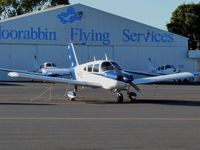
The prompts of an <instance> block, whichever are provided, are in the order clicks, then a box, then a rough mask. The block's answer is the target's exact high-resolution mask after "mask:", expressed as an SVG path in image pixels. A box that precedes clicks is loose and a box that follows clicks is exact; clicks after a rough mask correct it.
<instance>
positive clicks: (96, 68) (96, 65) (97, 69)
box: [93, 64, 99, 72]
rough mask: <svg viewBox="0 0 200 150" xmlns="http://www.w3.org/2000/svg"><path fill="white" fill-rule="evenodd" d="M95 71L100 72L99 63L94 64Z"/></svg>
mask: <svg viewBox="0 0 200 150" xmlns="http://www.w3.org/2000/svg"><path fill="white" fill-rule="evenodd" d="M93 72H99V64H94V66H93Z"/></svg>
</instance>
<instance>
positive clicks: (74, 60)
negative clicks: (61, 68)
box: [67, 43, 79, 67]
mask: <svg viewBox="0 0 200 150" xmlns="http://www.w3.org/2000/svg"><path fill="white" fill-rule="evenodd" d="M67 50H68V52H69V56H68V57H69V61H70V66H71V67H75V66H78V65H79V63H78V60H77V57H76V53H75V50H74V46H73V43H69V44H68V46H67Z"/></svg>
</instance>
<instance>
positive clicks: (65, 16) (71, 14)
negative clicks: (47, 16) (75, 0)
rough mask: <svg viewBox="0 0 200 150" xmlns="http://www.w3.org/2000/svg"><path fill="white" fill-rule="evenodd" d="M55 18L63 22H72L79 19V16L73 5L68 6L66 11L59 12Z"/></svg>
mask: <svg viewBox="0 0 200 150" xmlns="http://www.w3.org/2000/svg"><path fill="white" fill-rule="evenodd" d="M57 18H58V19H60V22H62V23H63V24H67V23H74V22H75V21H76V20H81V17H80V16H79V15H78V13H77V12H76V10H75V9H74V8H73V7H69V8H68V9H67V11H65V12H62V13H60V14H59V15H58V16H57Z"/></svg>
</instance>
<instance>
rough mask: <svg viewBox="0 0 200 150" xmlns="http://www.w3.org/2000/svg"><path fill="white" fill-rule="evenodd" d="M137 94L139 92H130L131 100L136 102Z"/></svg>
mask: <svg viewBox="0 0 200 150" xmlns="http://www.w3.org/2000/svg"><path fill="white" fill-rule="evenodd" d="M136 96H137V94H136V93H134V92H130V93H128V97H129V99H130V100H131V102H135V100H136Z"/></svg>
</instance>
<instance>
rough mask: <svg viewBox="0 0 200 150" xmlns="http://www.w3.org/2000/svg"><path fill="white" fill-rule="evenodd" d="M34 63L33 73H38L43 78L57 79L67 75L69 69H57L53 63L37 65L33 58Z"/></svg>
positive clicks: (35, 58) (35, 59)
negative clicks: (43, 76)
mask: <svg viewBox="0 0 200 150" xmlns="http://www.w3.org/2000/svg"><path fill="white" fill-rule="evenodd" d="M34 61H35V72H39V73H41V74H42V75H45V76H51V77H58V76H64V75H68V74H69V68H59V67H56V65H55V63H53V62H44V63H43V64H42V65H39V63H38V60H37V57H36V56H34Z"/></svg>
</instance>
